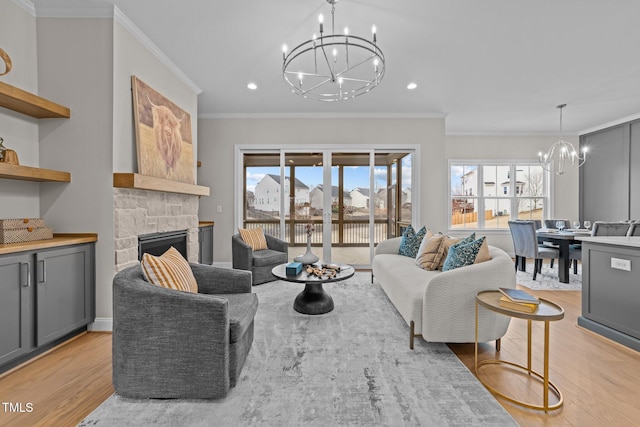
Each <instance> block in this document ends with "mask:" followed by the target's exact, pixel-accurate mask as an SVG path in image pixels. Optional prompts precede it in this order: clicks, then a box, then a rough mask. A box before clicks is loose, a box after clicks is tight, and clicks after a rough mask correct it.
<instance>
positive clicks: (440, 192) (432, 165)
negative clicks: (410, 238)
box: [198, 119, 447, 261]
mask: <svg viewBox="0 0 640 427" xmlns="http://www.w3.org/2000/svg"><path fill="white" fill-rule="evenodd" d="M198 136H199V138H198V139H199V141H200V145H199V148H198V158H199V160H201V161H202V163H203V164H202V167H201V168H199V170H198V182H199V183H200V184H201V185H207V186H210V187H211V197H205V198H202V199H201V200H200V219H202V220H213V221H215V237H214V258H215V261H231V236H232V234H233V233H234V232H236V231H235V230H234V222H233V215H234V212H233V207H234V206H233V203H234V194H233V192H234V187H233V183H234V162H233V158H234V147H235V145H253V144H256V145H264V146H265V148H268V147H269V146H271V147H274V146H282V145H283V144H285V145H291V146H292V147H299V146H309V147H310V149H312V148H313V147H314V146H317V145H324V144H336V145H337V144H341V145H342V146H347V145H363V146H364V147H371V146H372V145H388V146H389V147H391V148H392V147H394V146H398V145H407V144H419V145H420V146H421V159H420V161H421V165H422V181H423V182H427V183H428V185H423V186H422V188H423V192H422V198H421V200H422V202H421V216H422V217H421V218H417V219H415V222H416V224H429V225H430V227H432V228H436V229H444V227H446V220H447V215H446V210H445V209H440V208H438V206H442V203H445V201H446V197H445V196H446V194H445V193H446V182H447V181H446V161H444V158H445V157H444V153H445V141H444V120H443V119H201V120H199V134H198ZM218 205H219V206H222V212H221V213H217V212H216V206H218Z"/></svg>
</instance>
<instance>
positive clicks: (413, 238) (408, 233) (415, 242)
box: [398, 224, 427, 258]
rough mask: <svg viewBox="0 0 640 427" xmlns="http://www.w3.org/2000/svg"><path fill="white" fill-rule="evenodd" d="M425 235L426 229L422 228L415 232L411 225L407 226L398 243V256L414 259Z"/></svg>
mask: <svg viewBox="0 0 640 427" xmlns="http://www.w3.org/2000/svg"><path fill="white" fill-rule="evenodd" d="M425 234H427V229H426V228H425V227H422V228H421V229H420V230H418V231H417V232H416V231H415V230H414V229H413V227H412V226H411V224H409V226H408V227H407V229H406V230H404V233H402V240H401V241H400V249H398V253H399V254H400V255H404V256H408V257H411V258H415V257H416V255H417V254H418V249H419V248H420V243H422V239H423V238H424V236H425Z"/></svg>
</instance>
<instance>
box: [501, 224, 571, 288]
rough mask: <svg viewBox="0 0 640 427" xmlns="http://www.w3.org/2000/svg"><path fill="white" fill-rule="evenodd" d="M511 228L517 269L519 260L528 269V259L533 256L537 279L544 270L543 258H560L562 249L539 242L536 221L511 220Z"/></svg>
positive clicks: (534, 277) (534, 271) (534, 278)
mask: <svg viewBox="0 0 640 427" xmlns="http://www.w3.org/2000/svg"><path fill="white" fill-rule="evenodd" d="M509 229H510V230H511V238H512V239H513V249H514V253H515V268H516V270H517V269H518V262H519V261H520V262H521V264H522V265H523V266H524V267H525V270H526V259H527V258H533V259H534V268H533V280H536V275H537V274H538V272H541V271H542V260H543V259H545V258H547V259H555V258H558V257H559V256H560V251H559V250H558V249H555V248H550V247H547V246H544V245H540V244H538V236H537V235H536V225H535V222H534V221H509Z"/></svg>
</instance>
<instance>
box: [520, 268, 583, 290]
mask: <svg viewBox="0 0 640 427" xmlns="http://www.w3.org/2000/svg"><path fill="white" fill-rule="evenodd" d="M516 283H517V284H519V285H523V286H526V287H527V288H529V289H533V290H535V291H540V290H549V291H581V290H582V265H581V264H578V274H573V266H571V268H570V269H569V283H560V281H559V280H558V265H557V264H554V267H553V268H549V264H548V263H544V264H543V266H542V273H538V274H537V275H536V280H533V264H531V265H527V271H517V272H516Z"/></svg>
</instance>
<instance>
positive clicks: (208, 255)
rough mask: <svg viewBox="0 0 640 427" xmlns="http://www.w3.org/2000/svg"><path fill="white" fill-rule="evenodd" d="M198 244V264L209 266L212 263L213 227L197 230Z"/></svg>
mask: <svg viewBox="0 0 640 427" xmlns="http://www.w3.org/2000/svg"><path fill="white" fill-rule="evenodd" d="M198 243H199V244H200V251H199V253H198V262H199V263H200V264H209V265H211V264H212V263H213V225H205V226H200V227H199V228H198Z"/></svg>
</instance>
